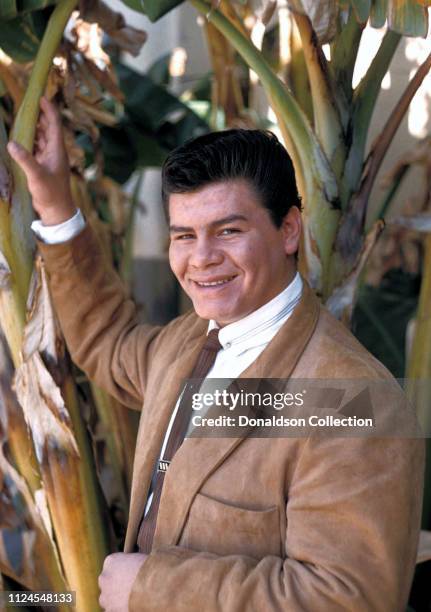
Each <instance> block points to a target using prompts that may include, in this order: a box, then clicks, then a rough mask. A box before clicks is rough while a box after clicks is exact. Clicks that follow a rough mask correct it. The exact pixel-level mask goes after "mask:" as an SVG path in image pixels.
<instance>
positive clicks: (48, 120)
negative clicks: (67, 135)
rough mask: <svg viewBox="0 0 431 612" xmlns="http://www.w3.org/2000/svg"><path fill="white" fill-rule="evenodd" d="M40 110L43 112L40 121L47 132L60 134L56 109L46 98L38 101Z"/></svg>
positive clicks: (59, 122) (58, 115) (59, 123)
mask: <svg viewBox="0 0 431 612" xmlns="http://www.w3.org/2000/svg"><path fill="white" fill-rule="evenodd" d="M40 108H41V109H42V111H43V114H42V121H43V122H44V124H45V126H46V128H47V130H48V131H50V130H51V131H52V133H53V134H54V133H55V134H59V135H61V134H62V131H61V118H60V113H59V112H58V109H57V107H56V106H54V104H52V102H49V101H48V99H47V98H45V97H42V98H41V99H40Z"/></svg>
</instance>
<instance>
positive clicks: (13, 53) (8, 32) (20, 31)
mask: <svg viewBox="0 0 431 612" xmlns="http://www.w3.org/2000/svg"><path fill="white" fill-rule="evenodd" d="M39 43H40V39H39V37H38V36H37V35H36V33H35V31H34V26H33V20H32V16H31V15H24V16H23V17H16V18H15V19H10V20H9V21H0V47H1V48H2V49H3V51H4V52H5V53H7V54H8V55H9V56H10V57H11V58H12V59H14V60H15V61H17V62H29V61H31V60H33V59H34V58H35V56H36V53H37V50H38V48H39Z"/></svg>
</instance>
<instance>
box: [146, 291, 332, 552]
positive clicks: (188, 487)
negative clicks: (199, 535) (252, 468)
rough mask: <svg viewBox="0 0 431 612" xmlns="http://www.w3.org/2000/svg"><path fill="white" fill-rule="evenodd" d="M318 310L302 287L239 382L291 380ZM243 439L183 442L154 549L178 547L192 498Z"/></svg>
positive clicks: (165, 492)
mask: <svg viewBox="0 0 431 612" xmlns="http://www.w3.org/2000/svg"><path fill="white" fill-rule="evenodd" d="M319 309H320V305H319V302H318V300H317V298H316V297H315V295H314V293H313V292H312V290H311V289H310V287H309V286H308V285H307V284H306V283H305V282H304V289H303V294H302V298H301V301H300V302H299V304H298V306H297V307H296V308H295V310H294V311H293V313H292V315H291V317H290V318H289V319H288V320H287V321H286V323H285V324H284V325H283V326H282V328H281V329H280V330H279V331H278V333H277V334H276V336H275V337H274V338H273V340H272V341H271V342H270V343H269V344H268V346H267V347H266V348H265V349H264V350H263V351H262V353H261V354H260V355H259V357H258V358H257V359H256V360H255V361H254V362H253V363H252V364H251V366H250V367H248V368H247V369H246V370H245V371H244V372H242V374H241V376H240V378H288V377H289V376H290V374H291V372H292V371H293V369H294V367H295V365H296V364H297V362H298V360H299V358H300V356H301V354H302V353H303V351H304V349H305V347H306V345H307V343H308V341H309V339H310V338H311V335H312V334H313V332H314V329H315V327H316V324H317V320H318V317H319ZM200 346H202V344H201V343H200V344H199V347H198V349H195V350H193V355H190V361H189V362H187V367H178V372H181V375H182V376H183V377H184V378H185V376H186V375H187V372H188V373H190V371H191V369H192V367H193V362H192V358H193V359H196V358H197V355H198V353H199V350H200ZM184 373H186V375H185V376H184ZM177 397H178V394H176V392H175V393H173V394H172V397H171V396H170V397H169V400H170V401H171V403H172V402H175V401H176V398H177ZM154 426H157V423H154ZM165 431H166V428H164V429H163V431H162V433H161V439H163V436H164V432H165ZM159 435H160V432H159ZM243 439H244V436H243V437H241V438H188V439H186V440H185V441H184V443H183V444H182V446H181V447H180V449H179V450H178V451H177V453H176V455H175V457H174V459H173V461H172V463H171V465H170V466H169V470H168V471H167V473H166V476H165V481H164V486H163V493H162V498H161V502H160V508H159V515H158V519H157V528H156V533H155V536H154V548H158V547H161V546H169V545H175V544H177V543H178V541H179V539H180V537H181V532H182V529H183V527H184V524H185V521H186V519H187V514H188V512H189V509H190V506H191V503H192V501H193V498H194V496H195V495H196V493H197V492H198V491H199V489H200V488H201V487H202V485H203V483H204V482H205V480H206V479H207V478H208V477H209V476H210V474H211V473H212V472H213V471H215V470H216V469H217V468H218V466H219V465H220V464H221V463H222V462H223V461H224V460H225V459H226V457H227V456H228V455H229V454H230V453H232V451H233V450H234V449H235V448H236V447H237V446H238V445H239V444H240V443H241V442H242V440H243ZM160 447H161V442H160V445H159V446H158V450H157V451H155V454H154V460H155V458H156V455H157V453H158V452H159V451H160ZM150 476H151V475H150ZM141 483H142V481H141ZM141 486H142V484H141ZM141 508H142V505H141Z"/></svg>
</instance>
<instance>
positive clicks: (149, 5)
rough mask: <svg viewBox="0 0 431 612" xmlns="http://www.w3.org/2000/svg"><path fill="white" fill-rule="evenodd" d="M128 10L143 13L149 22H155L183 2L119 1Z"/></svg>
mask: <svg viewBox="0 0 431 612" xmlns="http://www.w3.org/2000/svg"><path fill="white" fill-rule="evenodd" d="M121 1H122V3H123V4H125V5H126V6H128V7H129V8H131V9H133V10H135V11H138V12H139V13H144V14H145V15H147V17H148V18H149V19H150V20H151V21H157V20H158V19H160V17H163V15H166V13H169V11H171V10H172V9H173V8H175V7H176V6H178V5H179V4H182V3H183V2H184V0H121Z"/></svg>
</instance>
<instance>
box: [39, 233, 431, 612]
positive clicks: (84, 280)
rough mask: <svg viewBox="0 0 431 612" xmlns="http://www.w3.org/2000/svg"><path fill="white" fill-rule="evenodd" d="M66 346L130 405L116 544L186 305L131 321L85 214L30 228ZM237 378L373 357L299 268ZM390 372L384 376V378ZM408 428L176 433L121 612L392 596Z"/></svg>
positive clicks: (269, 606) (330, 374)
mask: <svg viewBox="0 0 431 612" xmlns="http://www.w3.org/2000/svg"><path fill="white" fill-rule="evenodd" d="M40 250H41V252H42V254H43V257H44V260H45V263H46V267H47V269H48V272H49V275H50V286H51V290H52V295H53V299H54V303H55V307H56V310H57V313H58V316H59V319H60V322H61V326H62V329H63V332H64V335H65V337H66V341H67V345H68V347H69V349H70V352H71V354H72V358H73V360H74V361H75V362H76V363H77V364H78V365H79V366H80V367H81V368H82V369H83V370H85V372H86V373H87V374H88V376H89V377H90V378H91V379H93V380H95V381H96V382H97V383H98V384H99V385H100V386H101V387H103V388H105V389H106V390H107V391H109V392H110V393H111V394H112V395H114V396H115V397H117V398H118V399H119V400H120V401H122V402H124V403H125V404H128V405H130V406H132V407H134V408H137V409H141V408H142V413H141V419H140V426H139V433H138V440H137V445H136V454H135V464H134V474H133V486H132V495H131V505H130V516H129V524H128V530H127V536H126V544H125V551H126V552H131V551H133V549H134V546H135V544H136V538H137V531H138V527H139V523H140V520H141V518H142V514H143V510H144V506H145V501H146V498H147V492H148V488H149V483H150V478H151V474H152V470H153V466H154V464H155V461H156V459H157V458H158V456H159V452H160V449H161V445H162V441H163V438H164V435H165V431H166V428H167V424H168V421H169V418H170V416H171V412H172V410H173V407H174V406H175V403H176V400H177V398H178V395H179V392H180V390H181V387H182V384H183V382H184V380H185V379H186V378H187V376H188V375H189V374H190V372H191V369H192V367H193V365H194V362H195V360H196V358H197V355H198V353H199V351H200V348H201V346H202V344H203V341H204V340H205V332H206V327H207V321H204V320H202V319H200V318H199V317H197V316H196V314H194V313H193V312H190V313H188V314H186V315H184V316H181V317H179V318H177V319H175V320H174V321H172V322H171V323H169V325H167V326H165V327H154V326H150V325H139V324H137V322H136V317H135V308H134V305H133V303H132V302H131V301H130V300H127V299H126V298H125V294H124V290H123V288H122V285H121V283H120V281H119V280H118V278H117V277H116V276H115V274H114V273H113V272H112V271H111V270H110V269H108V268H107V267H106V266H105V265H104V263H103V258H102V256H101V253H100V250H99V246H98V243H97V240H95V238H94V236H93V234H92V231H91V229H90V228H89V227H87V228H86V229H84V230H83V231H82V232H81V233H80V234H79V235H78V236H76V237H75V238H74V239H72V240H71V241H69V242H67V243H64V244H59V245H51V246H48V245H44V244H40ZM241 376H243V377H249V378H260V377H269V378H288V377H298V378H309V377H310V378H356V377H358V378H360V377H362V378H372V379H385V380H388V381H390V380H391V376H390V374H389V373H388V372H387V370H386V369H385V368H384V367H383V366H382V364H381V363H380V362H378V361H377V360H376V359H375V358H374V357H372V356H371V355H370V354H369V353H368V352H367V351H366V350H365V349H364V348H363V347H362V345H361V344H360V343H359V342H358V341H357V340H356V339H355V338H354V337H353V335H352V334H351V333H350V332H349V331H348V330H347V329H345V328H344V327H343V326H342V325H341V324H340V323H339V322H337V321H336V320H335V319H334V318H333V317H332V316H331V315H330V314H329V313H328V312H327V311H326V310H325V309H324V308H322V307H321V306H320V304H319V302H318V300H317V299H316V298H315V296H314V294H313V292H312V291H311V290H310V289H309V288H308V287H307V285H306V284H305V287H304V292H303V296H302V299H301V301H300V303H299V305H298V306H297V307H296V309H295V310H294V312H293V314H292V316H291V317H290V318H289V319H288V321H287V322H286V323H285V324H284V326H283V327H282V328H281V329H280V330H279V332H278V333H277V334H276V336H275V337H274V338H273V340H272V341H271V342H270V343H269V345H268V346H267V347H266V349H265V350H264V351H263V352H262V353H261V355H260V356H259V357H258V358H257V359H256V361H255V362H254V363H253V364H252V365H251V366H250V367H249V368H248V369H247V370H246V371H245V372H244V373H243V374H242V375H241ZM394 384H395V382H394ZM423 464H424V453H423V443H422V441H421V440H416V439H401V438H398V439H397V438H381V439H376V438H365V437H356V438H340V437H326V436H323V437H319V436H317V437H316V436H314V437H313V436H311V437H308V438H304V437H303V438H296V439H294V438H272V439H268V438H267V439H264V438H246V439H241V438H212V439H209V438H188V439H186V440H185V442H184V443H183V445H182V446H181V448H180V449H179V451H178V452H177V454H176V456H175V458H174V460H173V461H172V463H171V465H170V467H169V470H168V472H167V475H166V478H165V484H164V490H163V495H162V499H161V504H160V511H159V517H158V522H157V529H156V534H155V540H154V547H153V551H152V552H151V554H150V555H149V557H148V558H147V560H146V561H145V562H144V564H143V566H142V568H141V570H140V572H139V573H138V576H137V578H136V580H135V583H134V586H133V589H132V593H131V596H130V600H129V609H130V610H131V611H132V612H153V611H154V612H156V611H157V612H159V611H160V610H168V611H172V612H180V611H184V612H185V611H187V612H216V611H220V612H244V611H246V612H248V611H250V612H252V611H255V612H265V611H281V610H285V611H289V612H303V611H306V612H315V611H318V610H319V611H320V610H322V611H324V612H332V611H334V612H335V611H340V610H344V611H347V610H348V611H349V612H356V611H357V612H366V611H373V612H377V611H378V612H392V611H398V610H399V611H403V610H405V606H406V602H407V598H408V593H409V589H410V585H411V581H412V576H413V570H414V565H415V558H416V549H417V543H418V533H419V523H420V511H421V500H422V486H423Z"/></svg>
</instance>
